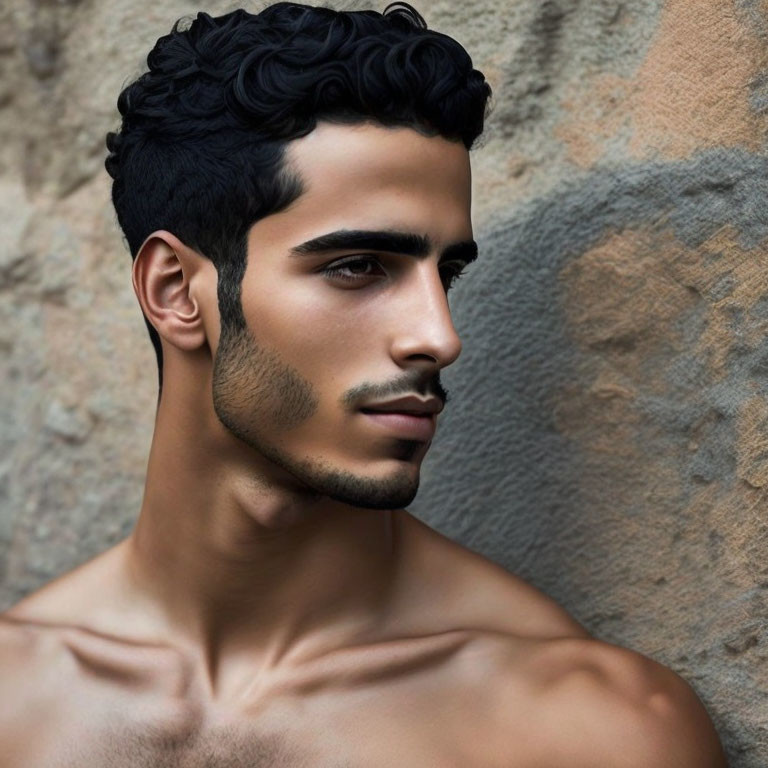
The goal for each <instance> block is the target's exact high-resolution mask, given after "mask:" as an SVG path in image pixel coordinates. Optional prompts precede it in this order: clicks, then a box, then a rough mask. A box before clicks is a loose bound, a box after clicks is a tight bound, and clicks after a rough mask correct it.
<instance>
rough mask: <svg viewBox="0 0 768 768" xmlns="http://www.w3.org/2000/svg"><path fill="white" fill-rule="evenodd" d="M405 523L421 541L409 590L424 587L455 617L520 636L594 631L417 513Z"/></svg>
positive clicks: (442, 609) (415, 549) (434, 602)
mask: <svg viewBox="0 0 768 768" xmlns="http://www.w3.org/2000/svg"><path fill="white" fill-rule="evenodd" d="M403 523H404V525H405V527H406V528H407V529H410V531H411V533H412V535H411V537H410V541H412V542H415V544H411V548H412V550H413V552H414V555H413V556H412V558H411V560H412V561H413V562H415V563H417V564H418V567H417V568H415V569H414V575H413V576H412V578H411V580H410V584H411V587H410V589H409V594H414V593H416V592H419V593H423V594H424V595H425V598H426V599H425V602H427V603H429V604H431V605H436V606H439V607H440V612H441V614H443V616H446V617H448V618H449V620H450V621H455V622H457V623H459V624H462V625H464V626H467V627H472V628H475V629H479V630H487V631H488V632H490V633H492V634H493V633H501V634H506V635H510V636H514V637H520V638H539V639H546V638H557V637H588V633H587V631H586V630H585V629H584V628H583V627H582V626H581V625H580V624H579V623H578V622H577V621H576V620H575V619H573V617H571V616H570V615H569V614H568V613H567V612H566V611H565V610H564V609H563V608H562V606H560V605H559V604H558V603H557V602H556V601H555V600H553V599H552V598H551V597H549V596H548V595H546V594H544V593H543V592H542V591H541V590H539V589H537V588H536V587H534V586H533V585H532V584H529V583H528V582H526V581H524V580H523V579H521V578H520V577H518V576H517V575H515V574H514V573H511V572H510V571H508V570H506V569H505V568H503V567H502V566H500V565H498V564H497V563H495V562H493V561H492V560H490V559H488V558H487V557H485V556H484V555H482V554H480V553H479V552H475V551H473V550H471V549H469V548H467V547H465V546H464V545H462V544H460V543H458V542H456V541H453V540H452V539H450V538H448V537H447V536H445V535H444V534H442V533H440V532H439V531H437V530H436V529H434V528H431V527H430V526H428V525H427V524H426V523H424V522H422V521H421V520H419V519H418V518H416V517H413V516H412V515H408V516H405V517H404V519H403ZM413 585H418V586H417V587H414V586H413Z"/></svg>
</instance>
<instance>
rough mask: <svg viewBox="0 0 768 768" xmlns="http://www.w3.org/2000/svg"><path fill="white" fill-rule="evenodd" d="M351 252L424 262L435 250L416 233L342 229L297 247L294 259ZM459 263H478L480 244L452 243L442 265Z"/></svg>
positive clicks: (445, 250) (445, 251)
mask: <svg viewBox="0 0 768 768" xmlns="http://www.w3.org/2000/svg"><path fill="white" fill-rule="evenodd" d="M351 248H365V249H369V250H372V251H389V252H391V253H403V254H407V255H408V256H416V257H417V258H424V257H425V256H427V255H429V252H430V251H431V250H432V241H431V240H430V238H429V237H428V236H426V235H416V234H413V233H412V232H396V231H394V230H389V229H386V230H367V229H339V230H337V231H336V232H329V233H328V234H325V235H320V236H319V237H314V238H312V239H311V240H307V241H306V242H305V243H301V244H300V245H295V246H293V247H292V248H291V249H290V251H289V253H290V255H291V256H313V255H316V254H318V253H326V252H328V251H341V250H347V249H351ZM448 259H451V260H453V259H457V260H461V261H464V262H466V263H467V264H471V263H472V262H473V261H475V259H477V243H476V242H475V241H474V240H463V241H461V242H458V243H451V244H450V245H448V246H446V247H445V248H444V249H443V252H442V253H441V254H440V261H445V260H448Z"/></svg>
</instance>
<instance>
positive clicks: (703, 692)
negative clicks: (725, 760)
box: [0, 0, 768, 768]
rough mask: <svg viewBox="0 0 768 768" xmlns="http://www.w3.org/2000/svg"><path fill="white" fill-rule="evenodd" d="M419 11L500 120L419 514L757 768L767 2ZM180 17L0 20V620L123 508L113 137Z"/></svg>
mask: <svg viewBox="0 0 768 768" xmlns="http://www.w3.org/2000/svg"><path fill="white" fill-rule="evenodd" d="M414 4H415V5H416V7H417V8H418V9H419V10H420V11H421V12H422V13H423V15H424V16H425V18H426V19H427V22H428V23H429V25H430V26H431V27H435V28H436V29H439V30H441V31H444V32H446V33H448V34H450V35H452V36H454V37H456V38H457V39H458V40H459V41H460V42H462V43H463V44H464V45H465V46H466V47H467V49H468V50H469V51H470V53H471V54H472V56H473V59H474V62H475V66H477V67H478V68H479V69H481V70H483V71H484V72H485V73H486V75H487V77H488V78H489V80H490V82H491V84H492V86H493V87H494V92H495V98H494V111H493V113H492V115H491V118H490V121H489V124H488V130H487V133H486V135H485V138H484V139H483V140H482V142H481V144H480V146H479V147H478V148H477V149H476V150H475V151H474V152H473V158H474V160H473V171H474V193H475V197H474V225H475V233H476V238H477V239H478V241H479V243H480V247H481V252H482V257H481V259H480V260H479V261H478V263H477V264H476V265H474V268H472V270H471V271H470V273H469V274H468V276H467V277H465V278H464V279H462V280H461V281H460V283H459V284H458V285H457V287H456V288H455V289H454V294H453V295H454V298H453V299H452V306H453V308H454V315H455V321H456V325H457V328H458V329H459V332H460V333H461V335H462V338H463V341H464V351H463V353H462V356H461V358H460V359H459V360H458V362H457V363H456V364H455V365H454V366H452V367H451V368H449V369H447V370H446V371H445V373H444V375H443V381H444V383H445V384H446V386H447V388H448V389H449V390H450V392H451V396H452V402H451V406H452V407H451V408H449V409H447V410H446V412H445V413H444V414H443V416H441V424H440V430H439V432H438V435H437V438H436V440H435V442H434V444H433V448H432V451H431V452H430V454H429V455H428V457H427V460H426V462H425V465H424V470H423V481H422V488H421V492H420V494H419V496H418V498H417V500H416V502H415V503H414V505H412V507H411V509H412V511H413V512H414V513H416V514H417V515H419V516H420V517H422V518H423V519H425V520H427V521H428V522H429V523H430V524H432V525H434V526H435V527H437V528H439V529H440V530H442V531H444V532H445V533H447V534H448V535H450V536H452V537H453V538H456V539H457V540H460V541H461V542H463V543H464V544H466V545H468V546H470V547H472V548H474V549H476V550H478V551H481V552H483V553H484V554H486V555H487V556H489V557H491V558H492V559H494V560H496V561H497V562H499V563H501V564H503V565H504V566H506V567H507V568H509V569H510V570H513V571H515V572H517V573H519V574H520V575H522V576H523V577H525V578H527V579H529V580H530V581H532V582H533V583H534V584H536V585H537V586H539V587H541V588H542V589H544V590H545V591H547V592H548V593H550V594H551V595H553V596H554V597H555V598H556V599H557V600H559V601H560V602H561V603H562V604H563V605H564V606H565V607H566V608H567V609H568V610H569V611H571V612H572V613H573V615H574V616H575V617H576V618H577V619H578V620H579V621H581V622H582V623H583V624H584V625H585V626H586V627H587V628H588V629H589V630H590V631H592V632H593V633H594V634H595V635H597V636H599V637H601V638H604V639H606V640H609V641H613V642H616V643H619V644H622V645H626V646H629V647H632V648H635V649H637V650H639V651H641V652H643V653H645V654H647V655H649V656H652V657H653V658H655V659H657V660H659V661H661V662H663V663H664V664H666V665H668V666H670V667H671V668H673V669H675V670H676V671H678V672H679V673H680V674H682V675H683V676H684V677H685V678H687V679H688V680H689V681H690V682H691V683H692V685H693V686H694V688H695V689H696V690H697V692H698V693H699V695H700V696H701V698H702V699H703V701H704V702H705V704H706V705H707V707H708V709H709V711H710V713H711V714H712V717H713V719H714V720H715V723H716V725H717V727H718V730H719V731H720V733H721V735H722V738H723V740H724V742H725V743H726V746H727V749H728V752H729V756H730V759H731V764H732V766H733V767H734V768H765V766H766V765H768V618H766V617H767V616H768V514H767V512H766V501H767V499H766V488H768V401H767V400H766V396H767V395H768V344H766V343H765V341H764V340H765V336H766V333H767V332H768V277H767V275H768V252H766V244H767V243H768V215H767V214H766V203H765V201H766V200H767V199H768V155H766V151H765V147H766V137H765V131H766V109H768V47H767V46H766V42H767V39H768V4H766V3H765V2H763V1H762V0H701V2H696V3H693V2H690V1H689V0H666V1H664V0H625V1H624V2H618V1H617V0H591V1H590V2H587V1H586V0H582V1H581V2H579V1H578V0H519V2H511V1H510V0H508V1H507V2H498V0H493V1H492V0H474V2H472V3H465V2H458V0H421V2H414ZM332 5H333V7H337V8H348V9H356V8H363V7H369V6H368V4H367V3H364V2H347V3H346V4H344V5H342V4H340V3H332ZM234 7H236V6H234V5H232V4H224V3H220V2H214V3H211V4H209V5H208V6H205V8H204V9H205V10H208V11H209V12H211V13H214V14H218V13H222V12H225V11H227V10H231V9H232V8H234ZM244 7H246V8H249V9H252V10H258V9H259V8H260V7H262V4H258V5H248V4H244ZM374 7H377V8H378V9H379V10H381V9H383V7H384V3H382V4H381V5H380V6H374ZM200 9H201V7H200V6H198V5H197V4H196V3H190V2H182V1H181V0H172V1H170V2H167V3H162V4H158V3H154V2H150V1H149V0H137V1H136V2H131V3H125V2H116V0H102V1H101V2H98V3H97V2H95V0H80V2H77V1H76V0H70V2H66V0H59V1H58V2H54V0H36V1H35V2H29V3H27V2H24V0H11V2H10V4H8V3H6V4H4V5H3V6H2V9H0V73H2V74H1V76H0V138H1V139H2V141H0V214H2V215H0V317H1V319H2V322H0V350H2V353H3V367H2V387H0V402H1V403H2V406H1V410H0V419H2V421H1V422H0V445H1V446H2V451H0V576H1V577H2V584H1V585H0V603H1V604H2V605H0V607H5V606H7V605H10V604H11V603H13V602H15V601H16V600H17V599H18V598H20V597H21V596H22V595H24V594H26V593H27V592H29V591H31V590H33V589H35V588H36V587H38V586H40V585H42V584H43V583H45V582H46V581H48V580H50V579H51V578H53V577H54V576H56V575H57V574H60V573H63V572H64V571H66V570H68V569H70V568H71V567H73V566H74V565H76V564H78V563H80V562H83V561H84V560H86V559H88V558H90V557H91V556H92V555H94V554H95V553H97V552H99V551H101V550H103V549H105V548H107V547H108V546H110V545H111V544H113V543H115V542H117V541H119V540H120V539H121V538H123V537H124V536H125V535H126V534H127V533H128V532H129V530H130V529H131V526H132V524H133V521H134V519H135V516H136V513H137V510H138V508H139V505H140V500H141V493H142V483H143V476H144V469H145V463H146V460H147V455H148V450H149V443H150V439H151V434H152V426H153V416H154V407H155V398H156V378H157V377H156V369H155V360H154V353H153V351H152V348H151V345H150V343H149V340H148V338H147V335H146V330H145V328H144V323H143V320H142V318H141V314H140V312H139V308H138V303H137V302H136V299H135V297H134V295H133V292H132V289H131V281H130V257H129V255H128V253H127V250H126V248H125V246H124V245H123V244H122V242H121V237H120V234H119V232H118V230H117V227H116V224H115V220H114V214H113V211H112V209H111V207H110V202H109V178H108V177H107V175H106V172H105V171H104V169H103V159H104V155H105V149H104V135H105V133H106V132H107V131H108V130H111V129H114V128H115V127H116V126H117V123H118V116H117V111H116V108H115V101H116V98H117V94H118V93H119V91H120V89H121V87H122V86H123V84H124V83H126V82H127V81H128V80H130V79H133V78H134V77H135V76H136V75H138V74H139V73H140V72H141V71H142V70H143V58H144V57H145V56H146V53H147V51H148V50H149V48H150V47H151V45H152V44H153V43H154V41H155V40H156V39H157V38H158V37H159V36H160V35H162V34H165V33H166V32H167V31H168V29H169V28H170V25H171V23H172V21H173V20H175V19H176V18H177V17H179V16H183V15H185V14H191V13H194V12H196V11H197V10H200Z"/></svg>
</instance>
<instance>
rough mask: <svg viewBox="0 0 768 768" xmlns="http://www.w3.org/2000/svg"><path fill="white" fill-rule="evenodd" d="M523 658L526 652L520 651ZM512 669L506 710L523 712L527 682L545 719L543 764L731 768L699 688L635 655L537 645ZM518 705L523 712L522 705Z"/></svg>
mask: <svg viewBox="0 0 768 768" xmlns="http://www.w3.org/2000/svg"><path fill="white" fill-rule="evenodd" d="M517 653H518V656H519V651H518V652H517ZM524 656H525V664H524V669H525V671H524V673H523V674H522V675H521V667H520V659H519V658H518V659H517V666H515V663H514V662H513V663H511V664H510V665H509V666H508V671H509V672H510V673H511V676H507V677H506V680H507V685H509V686H512V685H513V683H514V685H515V686H516V688H517V690H514V689H512V688H508V689H507V690H506V691H501V692H500V694H499V695H500V696H501V707H502V711H507V712H509V713H510V714H512V713H514V712H516V711H519V689H520V681H521V678H522V680H523V687H524V689H525V690H526V691H527V693H528V696H529V697H530V701H531V702H535V707H534V708H535V711H536V712H537V713H539V727H540V729H541V730H540V733H539V736H540V741H541V744H542V745H543V746H542V748H543V749H545V750H546V752H545V754H543V755H542V759H544V760H548V761H550V763H551V764H553V765H560V764H562V765H568V766H569V768H580V767H581V766H584V768H587V767H590V768H591V767H592V766H595V765H600V766H601V767H602V768H648V766H653V767H654V768H724V767H725V765H726V762H725V758H724V755H723V752H722V748H721V746H720V742H719V739H718V737H717V733H716V732H715V729H714V726H713V725H712V722H711V720H710V718H709V716H708V714H707V712H706V710H705V709H704V706H703V705H702V703H701V702H700V701H699V699H698V697H697V696H696V694H695V693H694V691H693V690H692V688H691V687H690V686H689V685H688V683H686V682H685V681H684V680H683V679H682V678H681V677H679V676H678V675H677V674H675V673H674V672H672V671H671V670H669V669H667V668H666V667H664V666H662V665H661V664H659V663H657V662H655V661H653V660H651V659H649V658H647V657H645V656H643V655H641V654H639V653H636V652H634V651H630V650H627V649H625V648H620V647H618V646H615V645H611V644H609V643H604V642H601V641H598V640H594V639H591V638H584V637H571V638H559V639H553V640H550V641H547V642H542V643H537V644H536V645H535V646H534V647H532V648H530V649H529V650H528V651H527V652H526V653H525V654H524ZM516 703H518V708H517V709H516V707H515V704H516ZM550 763H548V764H550Z"/></svg>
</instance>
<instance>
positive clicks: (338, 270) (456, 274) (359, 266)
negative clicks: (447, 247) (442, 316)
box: [322, 256, 466, 293]
mask: <svg viewBox="0 0 768 768" xmlns="http://www.w3.org/2000/svg"><path fill="white" fill-rule="evenodd" d="M449 264H450V266H449V265H446V264H441V265H440V269H441V272H442V274H443V275H444V277H443V286H444V288H445V291H446V293H447V292H448V291H449V290H450V289H451V288H452V287H453V284H454V283H455V281H456V280H458V279H459V278H460V277H461V276H462V275H463V274H464V268H465V267H466V264H465V263H464V262H463V261H461V262H459V261H452V262H450V263H449ZM369 267H379V269H381V268H382V267H381V264H380V263H379V260H378V259H376V258H374V257H365V258H361V257H360V256H355V257H354V258H352V259H347V260H345V261H336V262H334V263H333V264H331V265H330V266H328V267H326V268H325V269H323V270H322V273H323V274H324V275H325V276H326V277H329V278H331V279H334V280H341V281H342V282H345V283H360V282H363V281H366V280H367V279H368V278H371V277H375V276H376V274H377V273H376V272H373V271H371V269H368V268H369Z"/></svg>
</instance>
